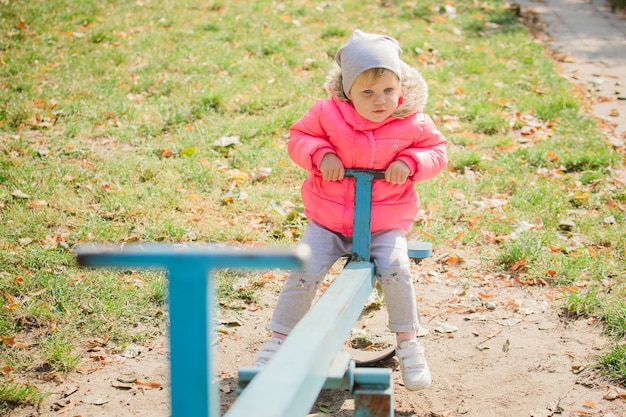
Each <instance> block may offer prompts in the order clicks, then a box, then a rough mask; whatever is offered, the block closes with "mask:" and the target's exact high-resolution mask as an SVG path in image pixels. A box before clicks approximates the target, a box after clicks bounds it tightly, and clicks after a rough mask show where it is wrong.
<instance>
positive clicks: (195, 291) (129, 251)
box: [76, 244, 308, 417]
mask: <svg viewBox="0 0 626 417" xmlns="http://www.w3.org/2000/svg"><path fill="white" fill-rule="evenodd" d="M76 254H77V260H78V263H79V264H80V265H82V266H86V267H116V268H162V269H165V270H166V271H167V273H168V290H169V312H170V349H171V351H170V356H171V359H170V369H171V404H172V410H171V411H172V416H173V417H190V416H203V417H204V416H206V417H217V416H219V415H220V414H219V396H218V392H217V386H216V384H215V383H213V381H212V379H213V378H216V375H217V372H216V365H215V355H214V354H212V353H213V352H212V346H213V344H214V343H211V337H212V335H213V330H214V329H213V317H214V316H215V315H214V310H215V303H216V297H215V288H214V285H213V283H212V282H211V279H210V274H211V271H212V270H214V269H222V268H232V269H265V268H281V269H298V268H301V267H302V264H303V262H304V261H305V259H306V258H307V256H308V248H306V247H298V248H296V249H291V250H268V249H241V248H240V247H234V246H208V245H205V246H190V245H168V244H127V245H95V244H88V245H80V246H78V247H77V248H76ZM254 415H259V414H256V413H251V414H248V416H254Z"/></svg>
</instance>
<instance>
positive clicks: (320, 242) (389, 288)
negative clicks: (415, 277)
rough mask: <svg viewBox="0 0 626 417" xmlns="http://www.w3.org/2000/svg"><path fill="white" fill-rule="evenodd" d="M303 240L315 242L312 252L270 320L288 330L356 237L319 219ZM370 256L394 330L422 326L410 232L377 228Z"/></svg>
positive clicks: (280, 330) (288, 283) (293, 274)
mask: <svg viewBox="0 0 626 417" xmlns="http://www.w3.org/2000/svg"><path fill="white" fill-rule="evenodd" d="M300 243H301V244H306V245H308V246H309V247H310V248H311V257H310V259H309V260H308V261H307V262H306V263H305V265H304V268H303V269H302V270H299V271H293V272H291V273H290V274H289V277H288V278H287V281H286V283H285V286H284V287H283V289H282V291H281V293H280V296H279V297H278V302H277V304H276V309H275V310H274V314H273V316H272V320H271V321H270V329H271V330H272V331H274V332H277V333H281V334H285V335H288V334H289V333H290V332H291V330H292V329H293V328H294V326H295V325H296V324H297V323H298V321H300V319H301V318H302V317H304V315H305V314H306V313H307V311H309V309H310V308H311V304H312V302H313V299H314V298H315V294H316V292H317V289H318V287H319V285H320V283H321V282H322V281H323V280H324V278H325V277H326V274H327V273H328V270H329V269H330V267H331V266H333V264H334V263H335V262H336V261H337V259H339V258H340V257H341V256H343V255H346V254H348V253H350V252H351V251H352V238H347V237H345V236H343V235H341V234H339V233H334V232H332V231H330V230H328V229H326V228H324V227H322V226H320V225H318V224H316V223H314V222H309V224H308V226H307V228H306V231H305V232H304V236H303V237H302V241H301V242H300ZM370 258H371V259H372V261H373V262H374V272H375V274H376V279H377V280H378V281H379V282H380V284H381V287H382V289H383V295H384V300H385V305H386V306H387V312H388V314H389V330H391V331H392V332H396V333H399V332H410V331H417V330H419V322H418V318H417V306H416V301H415V288H414V287H413V281H412V278H411V270H410V260H409V256H408V254H407V243H406V233H405V232H404V231H403V230H386V231H382V232H377V233H374V234H372V240H371V244H370Z"/></svg>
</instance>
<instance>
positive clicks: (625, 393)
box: [603, 387, 626, 401]
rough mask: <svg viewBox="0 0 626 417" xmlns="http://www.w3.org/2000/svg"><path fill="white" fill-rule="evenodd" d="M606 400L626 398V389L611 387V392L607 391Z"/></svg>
mask: <svg viewBox="0 0 626 417" xmlns="http://www.w3.org/2000/svg"><path fill="white" fill-rule="evenodd" d="M603 398H604V399H605V400H609V401H613V400H616V399H618V398H621V399H622V400H626V389H623V388H619V387H610V388H609V392H607V393H606V394H605V395H604V397H603Z"/></svg>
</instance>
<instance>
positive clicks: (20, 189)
mask: <svg viewBox="0 0 626 417" xmlns="http://www.w3.org/2000/svg"><path fill="white" fill-rule="evenodd" d="M379 3H380V2H365V1H350V0H346V1H338V2H326V3H323V4H321V3H320V4H319V5H316V6H315V7H311V4H310V2H305V1H293V2H287V3H275V2H270V1H255V2H227V1H219V0H216V1H211V2H204V1H200V0H185V1H182V2H181V1H171V0H165V1H161V2H137V1H104V2H95V1H80V2H79V1H75V0H56V1H53V2H49V1H42V0H33V1H29V2H15V1H13V2H0V32H1V33H2V34H3V36H2V37H0V249H1V250H0V287H1V288H2V292H1V293H0V335H1V336H4V337H6V338H8V339H6V340H7V342H5V343H4V344H2V345H0V357H1V358H2V359H1V360H0V366H10V367H12V369H14V372H20V373H22V374H24V375H29V373H30V372H31V371H32V370H33V366H41V365H44V364H45V365H46V366H49V367H51V368H52V369H55V370H57V371H64V372H71V371H72V369H74V368H75V367H76V366H77V361H79V352H80V351H81V349H80V348H81V346H82V345H84V343H85V341H86V340H89V339H90V338H94V337H103V336H104V335H105V334H108V335H109V337H110V338H111V339H110V343H111V344H117V345H120V346H122V345H124V344H125V343H129V342H131V341H141V340H145V339H148V338H150V337H152V335H153V334H154V332H155V329H159V328H161V327H163V326H164V325H165V321H166V319H165V318H164V317H166V314H165V312H166V305H165V302H166V297H167V294H166V285H165V278H164V276H163V274H162V273H160V272H158V271H143V270H141V271H134V270H128V271H110V270H98V271H92V270H84V269H81V268H79V267H77V265H76V262H75V259H74V258H75V257H74V253H73V251H72V248H73V247H74V245H75V244H77V243H83V242H89V241H114V242H119V241H122V242H132V241H159V242H226V241H229V242H231V241H233V242H241V243H244V244H246V243H254V242H262V243H264V244H270V245H291V244H293V243H294V242H296V241H297V240H298V238H299V236H300V233H301V232H302V230H303V225H304V224H305V221H304V219H303V217H302V214H301V212H302V207H301V201H300V196H299V187H300V184H301V182H302V180H303V179H304V177H305V174H306V173H305V172H303V170H301V169H299V168H297V167H295V166H294V164H293V163H292V162H291V161H290V160H289V157H288V155H287V152H286V148H285V147H286V141H287V138H288V128H289V126H290V125H291V124H292V123H293V122H294V121H295V120H297V119H298V118H299V117H300V116H301V115H302V114H303V113H304V111H306V109H307V108H308V107H310V106H311V105H312V104H313V103H314V101H315V100H316V99H318V98H320V97H324V96H325V93H324V91H323V82H324V80H325V77H326V74H327V72H328V70H329V69H330V68H331V66H332V64H333V61H332V57H333V55H334V53H335V51H336V50H337V48H338V47H339V46H341V45H342V44H343V42H345V40H346V39H347V37H348V36H349V35H350V33H351V31H352V29H353V28H356V27H359V28H361V29H363V30H367V31H377V32H385V33H388V34H390V35H392V36H394V37H396V38H398V39H399V41H400V42H401V44H402V46H403V48H404V54H403V58H404V59H405V60H406V61H407V62H408V63H410V64H412V65H414V66H416V67H418V68H419V69H420V70H421V71H422V72H423V75H424V77H425V78H426V80H427V81H428V83H429V88H430V98H429V104H428V106H427V109H426V112H427V113H428V114H430V115H432V116H433V118H434V119H435V121H436V122H437V124H438V126H439V127H440V128H441V130H442V131H443V132H444V134H445V135H446V136H447V137H448V139H449V155H450V164H449V167H448V170H447V172H445V173H442V174H441V175H439V176H438V177H437V178H435V179H434V180H432V181H429V182H427V183H424V184H420V185H419V186H418V188H419V192H420V194H421V198H422V200H423V202H424V205H425V207H427V208H428V209H429V210H430V212H431V213H432V214H431V218H430V220H429V221H428V223H427V224H416V229H425V231H427V232H428V233H430V234H431V235H432V236H434V238H432V240H433V242H434V244H435V245H436V246H441V245H445V244H450V242H453V241H454V242H455V243H454V244H457V245H460V246H461V247H466V248H468V249H476V248H479V247H480V248H481V250H480V255H476V256H480V260H481V262H482V264H481V269H482V270H483V271H494V270H495V271H503V272H505V273H509V274H517V275H518V277H519V278H520V279H521V280H522V281H524V282H526V283H546V282H547V283H549V284H551V285H555V286H567V287H572V288H576V289H577V290H576V291H575V292H574V293H572V294H571V295H570V296H569V298H567V300H566V302H565V305H566V307H567V308H569V309H570V310H572V311H574V312H577V313H578V314H584V315H590V316H595V317H598V318H599V319H601V320H603V321H604V323H605V324H606V331H607V334H609V335H611V337H614V338H615V340H616V341H617V342H618V348H616V350H614V351H612V352H611V353H610V356H611V358H608V357H605V358H604V359H602V363H603V364H604V365H603V366H604V367H605V370H606V371H607V372H608V375H609V376H611V377H612V378H614V379H615V372H614V370H613V369H614V365H613V364H614V363H618V364H619V363H622V364H623V358H624V352H623V349H621V350H620V348H619V346H620V345H619V342H620V340H622V339H623V337H624V334H623V329H624V328H626V326H625V323H624V308H625V307H624V301H623V300H624V292H625V289H624V288H625V285H624V284H625V281H624V276H625V275H626V274H625V272H626V259H625V258H626V249H625V248H626V244H625V240H624V236H623V228H622V227H620V225H623V224H624V220H625V219H624V211H623V207H624V206H625V205H626V193H624V190H623V187H620V184H619V182H618V181H617V180H615V179H614V178H612V175H613V174H612V172H613V171H612V169H613V168H614V167H619V166H621V165H622V164H623V156H622V155H620V154H618V153H617V152H615V151H614V150H612V149H611V147H610V146H607V145H606V144H605V142H604V138H603V136H602V133H601V131H600V130H599V128H598V126H597V124H596V121H595V120H594V119H593V118H592V117H590V116H587V115H586V113H585V112H584V110H585V107H584V104H583V101H582V100H581V99H580V98H579V97H578V96H577V94H576V92H575V89H574V88H573V87H572V86H571V85H570V84H568V83H567V82H566V81H565V80H564V79H563V78H562V77H560V76H559V74H558V73H557V71H556V68H555V65H554V62H553V61H552V60H551V59H550V58H549V57H547V56H546V55H545V53H544V50H543V46H542V45H541V44H538V43H537V42H536V41H535V40H534V39H533V37H532V36H531V35H530V34H529V32H528V31H527V29H526V28H525V27H524V26H522V25H521V24H520V23H519V22H518V21H517V20H516V19H515V16H514V14H513V13H512V12H511V11H509V10H508V9H507V7H506V6H505V5H503V4H502V2H500V1H496V0H487V1H482V2H459V4H458V5H457V15H456V17H454V18H451V17H450V16H447V15H445V14H441V13H440V3H439V2H435V1H433V0H425V1H420V2H417V3H414V4H412V6H411V5H409V4H404V3H400V2H395V3H397V4H394V5H393V6H391V7H382V6H380V4H379ZM328 22H332V23H331V24H328ZM224 136H236V137H238V142H237V143H235V144H233V145H229V146H219V145H217V144H216V141H217V140H219V139H220V138H222V137H224ZM259 168H271V170H272V171H271V173H270V175H269V176H268V177H267V179H264V180H260V181H257V180H255V176H256V173H257V170H258V169H259ZM608 218H612V219H613V220H614V221H613V222H610V221H607V219H608ZM469 219H471V221H470V220H469ZM566 219H567V220H570V221H572V222H573V223H574V225H575V226H574V229H573V230H571V231H567V232H564V231H562V230H561V229H560V228H559V224H560V223H561V222H562V221H563V220H566ZM524 225H531V226H532V227H527V226H524ZM457 236H460V237H459V238H458V240H455V238H456V237H457ZM475 253H477V252H475ZM520 265H523V268H521V269H520V268H519V267H520ZM512 269H515V270H514V271H512ZM468 274H469V273H468ZM462 279H466V280H471V279H472V277H471V276H469V275H468V276H466V277H462ZM242 280H244V281H246V280H247V281H246V284H245V285H244V284H241V282H242ZM219 282H220V284H219V285H220V287H219V289H218V293H219V295H220V303H221V305H222V307H223V308H235V309H236V308H240V307H241V306H242V305H245V304H248V303H254V302H256V298H255V295H254V292H255V289H256V288H258V286H259V285H263V282H264V281H263V279H262V278H259V277H258V276H254V275H253V276H252V277H247V278H245V279H244V278H242V277H241V275H240V274H235V273H232V272H231V271H225V272H224V273H221V274H220V276H219ZM157 331H158V330H157ZM3 340H5V339H3ZM11 340H13V342H10V341H11ZM620 361H621V362H620ZM33 364H34V365H33ZM622 366H623V365H622ZM618 369H619V368H618ZM622 369H623V368H622ZM618 373H619V372H618ZM617 381H618V382H619V381H620V380H619V378H617ZM621 382H622V383H623V380H622V381H621ZM24 389H25V390H26V388H24ZM1 392H2V398H5V401H10V402H15V401H14V399H11V398H15V396H14V397H11V395H12V394H10V392H20V391H19V389H18V390H17V391H15V388H11V390H7V389H3V391H1ZM7 392H9V394H7ZM20 396H21V397H22V398H23V400H24V401H26V400H27V399H28V398H32V397H30V394H28V393H27V392H26V391H24V393H23V394H20V395H18V397H20ZM20 401H22V400H19V399H18V400H17V402H20Z"/></svg>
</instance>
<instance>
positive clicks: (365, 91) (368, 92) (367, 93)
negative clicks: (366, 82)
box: [363, 90, 373, 95]
mask: <svg viewBox="0 0 626 417" xmlns="http://www.w3.org/2000/svg"><path fill="white" fill-rule="evenodd" d="M372 93H373V91H372V90H363V94H365V95H370V94H372Z"/></svg>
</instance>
